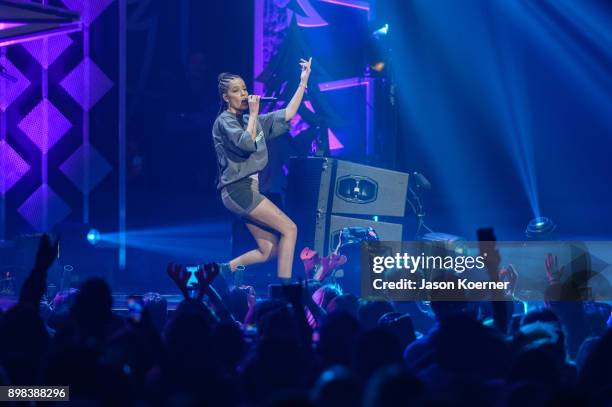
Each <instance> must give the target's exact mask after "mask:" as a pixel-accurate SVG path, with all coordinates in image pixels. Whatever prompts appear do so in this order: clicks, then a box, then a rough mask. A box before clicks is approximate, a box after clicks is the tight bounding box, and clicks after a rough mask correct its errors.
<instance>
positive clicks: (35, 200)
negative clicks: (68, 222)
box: [17, 185, 71, 231]
mask: <svg viewBox="0 0 612 407" xmlns="http://www.w3.org/2000/svg"><path fill="white" fill-rule="evenodd" d="M17 211H18V212H19V213H20V214H21V216H23V218H24V219H25V220H27V221H28V223H29V224H30V225H32V227H33V228H34V229H35V230H37V231H45V230H48V229H49V227H50V226H53V225H55V224H57V223H59V222H61V221H62V220H64V219H65V218H66V216H68V214H69V213H70V212H71V210H70V207H69V206H68V205H66V203H65V202H64V201H63V200H62V199H61V198H60V197H59V196H58V195H57V194H56V193H55V192H54V191H53V190H52V189H51V188H50V187H49V186H48V185H41V186H40V187H39V188H38V189H37V190H36V191H34V193H33V194H32V195H30V197H29V198H28V199H26V201H25V202H24V203H23V204H21V206H20V207H19V209H17Z"/></svg>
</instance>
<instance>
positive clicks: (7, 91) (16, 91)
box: [0, 55, 30, 111]
mask: <svg viewBox="0 0 612 407" xmlns="http://www.w3.org/2000/svg"><path fill="white" fill-rule="evenodd" d="M0 65H2V66H3V67H4V68H5V69H6V73H7V74H9V75H10V76H12V77H14V78H16V79H17V81H16V82H11V81H9V80H6V79H4V78H2V77H0V110H2V111H6V109H7V108H8V107H9V106H10V105H11V103H13V101H15V99H17V98H18V97H19V95H21V94H22V93H23V92H24V91H25V90H26V89H27V88H28V86H30V81H29V80H28V79H27V78H26V77H25V76H24V75H23V74H22V73H21V72H19V70H18V69H17V68H16V67H15V65H13V64H12V63H11V61H9V60H8V58H7V57H6V56H4V55H0Z"/></svg>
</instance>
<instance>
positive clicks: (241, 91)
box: [225, 78, 249, 111]
mask: <svg viewBox="0 0 612 407" xmlns="http://www.w3.org/2000/svg"><path fill="white" fill-rule="evenodd" d="M225 96H226V97H227V100H226V101H227V103H228V108H231V109H232V110H237V111H243V110H246V109H248V108H249V103H248V101H247V99H248V97H249V92H248V91H247V87H246V83H244V81H243V80H242V78H235V79H232V80H231V81H230V82H229V86H228V88H227V93H226V94H225Z"/></svg>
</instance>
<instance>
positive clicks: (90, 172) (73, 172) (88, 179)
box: [59, 144, 113, 194]
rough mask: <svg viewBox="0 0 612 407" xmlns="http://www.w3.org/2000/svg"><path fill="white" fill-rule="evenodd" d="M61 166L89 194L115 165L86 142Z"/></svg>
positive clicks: (80, 188) (83, 191)
mask: <svg viewBox="0 0 612 407" xmlns="http://www.w3.org/2000/svg"><path fill="white" fill-rule="evenodd" d="M59 168H60V170H61V171H62V172H63V173H64V174H65V175H66V177H68V178H69V179H70V180H71V181H72V182H73V183H74V184H75V185H76V186H77V187H78V188H79V190H80V191H81V192H82V193H85V194H87V193H89V192H91V191H92V190H93V189H94V188H95V187H96V186H97V185H98V184H99V183H100V182H101V181H102V180H103V179H104V177H106V175H108V173H109V172H110V171H111V170H112V168H113V167H112V166H111V165H110V164H109V163H108V161H107V160H106V159H105V158H104V157H102V155H101V154H100V153H99V152H98V151H96V149H95V148H93V147H92V146H91V145H90V144H87V145H85V144H84V145H82V146H81V147H79V148H78V149H77V150H76V151H75V152H74V153H73V154H72V155H71V156H70V157H68V159H67V160H66V161H64V163H63V164H62V165H60V167H59Z"/></svg>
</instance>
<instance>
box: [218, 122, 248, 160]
mask: <svg viewBox="0 0 612 407" xmlns="http://www.w3.org/2000/svg"><path fill="white" fill-rule="evenodd" d="M219 129H220V130H221V132H222V133H223V134H224V135H225V137H226V138H227V139H228V140H229V141H230V143H232V144H233V145H234V146H236V147H237V148H238V149H240V150H242V151H245V152H249V153H252V152H255V151H257V142H256V140H253V138H252V137H251V133H249V132H248V131H246V130H244V129H243V128H242V126H240V123H238V121H237V120H236V119H234V118H230V119H224V120H219Z"/></svg>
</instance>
